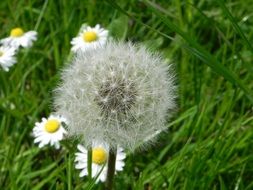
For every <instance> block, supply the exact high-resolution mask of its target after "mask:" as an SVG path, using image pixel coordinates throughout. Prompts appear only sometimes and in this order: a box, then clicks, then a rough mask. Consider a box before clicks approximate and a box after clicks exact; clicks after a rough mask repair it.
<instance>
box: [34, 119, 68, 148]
mask: <svg viewBox="0 0 253 190" xmlns="http://www.w3.org/2000/svg"><path fill="white" fill-rule="evenodd" d="M63 122H64V123H66V119H65V118H63V117H61V116H54V115H51V116H49V118H48V119H46V118H42V122H40V123H39V122H36V123H35V127H34V128H33V135H34V137H35V139H34V143H39V147H40V148H42V147H43V146H45V145H47V144H50V145H51V146H55V148H56V149H58V148H60V143H59V141H60V140H62V139H63V137H64V134H66V133H67V132H66V130H65V129H64V128H63V126H62V123H63Z"/></svg>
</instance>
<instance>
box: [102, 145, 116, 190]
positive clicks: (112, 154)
mask: <svg viewBox="0 0 253 190" xmlns="http://www.w3.org/2000/svg"><path fill="white" fill-rule="evenodd" d="M116 152H117V150H115V149H114V150H112V149H111V148H110V151H109V158H108V169H107V176H106V182H105V189H106V190H112V187H113V178H114V173H115V162H116Z"/></svg>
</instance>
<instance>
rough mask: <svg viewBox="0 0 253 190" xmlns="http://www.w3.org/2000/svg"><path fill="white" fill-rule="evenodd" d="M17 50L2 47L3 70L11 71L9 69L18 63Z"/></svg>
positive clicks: (1, 61)
mask: <svg viewBox="0 0 253 190" xmlns="http://www.w3.org/2000/svg"><path fill="white" fill-rule="evenodd" d="M16 61H17V60H16V57H15V48H12V47H8V46H1V47H0V65H1V66H2V68H3V70H5V71H9V67H11V66H12V65H14V64H15V63H16Z"/></svg>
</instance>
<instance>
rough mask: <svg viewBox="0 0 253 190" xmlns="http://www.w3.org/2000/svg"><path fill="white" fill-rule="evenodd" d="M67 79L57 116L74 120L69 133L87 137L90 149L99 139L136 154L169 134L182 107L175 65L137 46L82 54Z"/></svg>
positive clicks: (58, 93) (57, 95) (59, 92)
mask: <svg viewBox="0 0 253 190" xmlns="http://www.w3.org/2000/svg"><path fill="white" fill-rule="evenodd" d="M61 78H62V82H61V84H60V85H59V86H58V88H57V89H56V90H55V92H56V93H55V101H54V105H55V109H56V112H57V113H58V114H60V115H64V116H65V117H66V118H67V120H68V121H69V124H68V130H69V134H72V135H82V137H83V139H84V143H85V144H86V145H87V146H90V145H91V142H92V141H93V140H94V139H99V140H100V141H104V142H106V143H108V144H109V145H110V146H112V147H116V146H121V147H123V148H125V149H128V150H134V149H135V148H136V147H137V146H138V145H140V144H143V143H144V142H145V139H147V137H148V136H150V135H152V134H154V133H155V132H156V131H163V130H165V129H166V125H165V124H166V120H167V119H168V118H170V117H171V115H172V113H173V110H174V109H175V107H176V104H175V98H176V93H175V91H176V86H175V84H174V74H173V71H172V69H171V66H170V65H169V64H168V63H167V62H166V61H165V60H164V59H162V58H161V56H160V55H159V54H156V53H150V52H149V51H148V50H147V49H146V48H144V47H142V46H135V45H133V44H132V43H123V42H113V41H112V42H108V43H107V44H106V45H105V46H103V47H99V48H97V49H95V50H94V51H87V52H86V53H82V52H78V53H77V55H76V56H75V57H74V58H73V60H72V61H71V64H69V65H68V66H67V67H66V68H65V69H64V70H63V72H62V77H61ZM77 81H80V82H77ZM145 143H146V142H145ZM145 143H144V144H143V145H145ZM146 144H147V143H146Z"/></svg>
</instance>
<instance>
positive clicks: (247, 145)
mask: <svg viewBox="0 0 253 190" xmlns="http://www.w3.org/2000/svg"><path fill="white" fill-rule="evenodd" d="M115 2H116V1H115ZM252 10H253V4H252V2H251V1H250V0H234V1H232V0H229V1H226V3H223V1H221V0H217V1H216V0H214V1H205V0H199V1H194V0H188V1H182V2H181V1H179V0H169V1H167V0H163V1H148V0H144V1H134V0H131V1H123V0H121V1H117V4H115V3H114V1H110V0H108V1H99V0H96V1H94V0H86V1H77V0H73V1H68V0H61V1H49V0H44V1H43V0H2V1H1V3H0V24H1V30H0V37H1V38H3V37H5V36H7V35H9V31H10V30H11V29H12V28H14V27H17V26H20V27H22V28H24V29H25V30H33V29H35V30H37V31H38V33H39V36H38V41H37V42H36V43H35V45H34V46H33V48H31V49H30V50H22V51H21V52H20V53H19V54H18V63H17V64H16V65H15V66H13V67H12V68H11V70H10V71H9V72H4V71H2V70H1V71H0V187H1V189H11V190H12V189H13V190H15V189H19V190H20V189H22V190H23V189H28V190H29V189H34V190H36V189H69V190H70V189H102V187H103V185H102V184H98V185H95V186H93V182H92V181H89V180H88V179H87V178H79V177H78V175H79V171H78V170H75V168H74V164H73V160H74V152H75V151H76V147H75V146H74V145H73V144H72V143H70V142H68V141H65V142H63V147H64V148H63V149H61V150H60V151H55V150H54V149H53V148H50V147H47V148H44V149H42V150H40V149H38V148H37V146H36V145H34V143H33V138H32V137H31V131H32V128H33V126H34V123H35V122H36V121H40V119H41V117H47V116H48V115H49V114H50V112H51V101H52V93H51V91H52V90H53V89H54V87H55V86H56V84H57V81H58V80H59V71H60V69H61V68H62V66H63V65H64V62H65V60H66V58H67V56H68V53H69V50H70V40H71V39H72V38H73V37H74V36H75V35H76V34H77V32H78V30H79V27H80V26H81V24H82V23H84V22H87V23H89V24H90V25H95V24H97V23H100V24H101V25H102V26H104V27H105V28H107V29H109V30H110V32H111V35H112V36H114V37H115V38H118V39H121V40H131V41H134V42H140V43H143V44H145V45H146V46H148V47H150V49H152V50H158V51H160V52H162V53H163V55H164V56H165V57H166V58H167V59H169V60H170V61H171V62H172V63H173V64H174V66H175V70H176V72H177V79H178V81H177V83H178V87H179V92H178V94H179V97H178V105H179V106H178V107H179V108H178V112H177V114H176V115H175V116H174V118H173V120H172V122H171V123H169V124H168V129H169V133H167V134H163V135H162V136H161V138H160V141H159V143H158V144H157V145H156V146H154V147H152V148H151V149H149V150H147V151H145V152H136V153H134V154H130V155H129V156H128V158H127V160H126V167H125V170H124V172H121V173H119V175H117V177H116V181H115V189H134V190H139V189H140V190H143V189H145V190H160V189H169V190H171V189H173V190H174V189H185V190H189V189H190V190H191V189H194V190H196V189H201V190H205V189H221V190H227V189H234V190H239V189H248V190H250V189H253V150H252V146H253V130H252V126H253V109H252V102H253V93H252V91H253V82H252V78H253V48H252V42H253V13H252ZM74 143H75V142H74Z"/></svg>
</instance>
